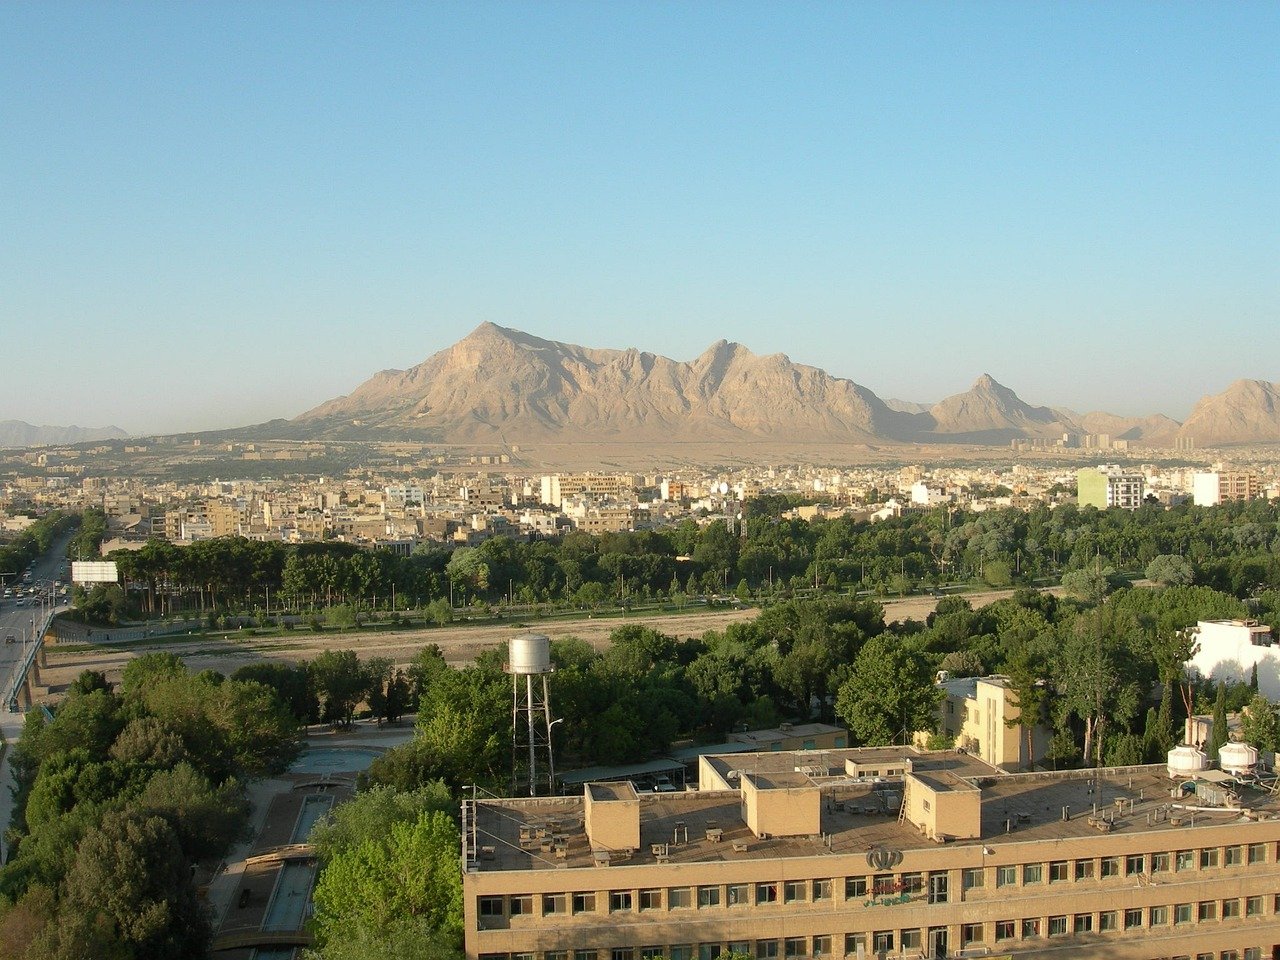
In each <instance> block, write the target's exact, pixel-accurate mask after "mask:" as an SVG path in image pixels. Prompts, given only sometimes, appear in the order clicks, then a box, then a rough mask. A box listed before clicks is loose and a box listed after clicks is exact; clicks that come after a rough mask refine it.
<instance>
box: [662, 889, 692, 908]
mask: <svg viewBox="0 0 1280 960" xmlns="http://www.w3.org/2000/svg"><path fill="white" fill-rule="evenodd" d="M692 906H693V888H692V887H671V888H669V889H668V890H667V909H668V910H688V909H689V908H691V907H692Z"/></svg>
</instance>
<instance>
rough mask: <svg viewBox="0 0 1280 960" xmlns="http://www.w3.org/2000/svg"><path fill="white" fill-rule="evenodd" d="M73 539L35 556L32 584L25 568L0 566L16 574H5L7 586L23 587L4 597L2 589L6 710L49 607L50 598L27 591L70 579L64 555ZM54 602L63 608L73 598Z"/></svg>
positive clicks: (0, 641) (0, 677) (0, 640)
mask: <svg viewBox="0 0 1280 960" xmlns="http://www.w3.org/2000/svg"><path fill="white" fill-rule="evenodd" d="M70 540H71V535H70V534H68V535H67V536H64V537H60V538H59V539H58V540H57V541H56V542H55V543H54V544H53V546H52V547H50V548H49V550H48V552H46V553H45V554H44V555H42V556H41V557H40V558H39V559H37V560H36V562H35V564H34V565H33V567H32V570H31V583H30V584H29V585H28V584H23V583H22V575H23V574H24V573H25V572H26V571H24V570H0V573H6V574H7V573H13V574H16V575H17V576H16V577H5V578H4V581H5V582H4V585H5V587H7V588H9V589H11V590H12V591H13V592H14V593H15V594H16V593H17V591H18V588H21V589H22V591H23V595H22V596H21V597H18V596H10V597H3V591H0V697H3V698H4V701H3V702H0V710H7V709H8V707H9V703H8V696H9V691H10V685H11V684H12V683H13V670H14V667H15V666H17V665H18V664H19V663H20V662H21V661H22V657H23V646H24V642H29V641H30V640H31V639H32V637H33V630H38V629H39V626H40V623H41V621H42V620H43V617H44V615H45V614H46V613H47V612H48V611H49V604H48V602H47V601H46V602H45V604H44V605H41V603H40V601H39V600H38V599H37V598H36V597H35V596H33V595H29V594H27V593H26V588H27V586H33V587H36V589H37V590H41V589H44V590H45V591H46V592H49V591H52V589H53V586H52V585H53V583H54V581H56V580H61V581H62V582H63V583H64V584H66V583H68V578H69V577H70V574H71V567H70V564H69V563H66V561H64V559H63V558H64V556H65V554H66V549H67V543H68V542H70ZM64 564H65V566H64ZM55 603H56V604H57V609H58V610H64V609H66V608H67V606H69V604H70V601H69V599H63V598H61V597H59V598H57V599H56V601H55ZM10 637H13V638H14V640H13V642H12V643H10V642H9V638H10Z"/></svg>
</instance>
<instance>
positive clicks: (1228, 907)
mask: <svg viewBox="0 0 1280 960" xmlns="http://www.w3.org/2000/svg"><path fill="white" fill-rule="evenodd" d="M1239 916H1240V901H1239V900H1223V901H1222V919H1223V920H1235V919H1236V918H1237V917H1239Z"/></svg>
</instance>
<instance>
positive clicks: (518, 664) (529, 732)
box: [507, 633, 555, 797]
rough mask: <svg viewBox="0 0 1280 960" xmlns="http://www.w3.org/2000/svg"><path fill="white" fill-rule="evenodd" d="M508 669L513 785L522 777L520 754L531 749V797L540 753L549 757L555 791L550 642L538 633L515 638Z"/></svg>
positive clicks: (535, 787) (535, 789)
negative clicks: (550, 690)
mask: <svg viewBox="0 0 1280 960" xmlns="http://www.w3.org/2000/svg"><path fill="white" fill-rule="evenodd" d="M507 660H508V662H507V670H508V671H509V672H510V674H511V786H512V792H513V793H514V792H515V787H516V784H517V783H518V781H519V776H520V757H521V755H522V754H523V753H524V751H525V750H526V749H527V750H528V752H529V796H531V797H536V796H537V795H538V756H539V754H541V755H542V756H544V757H545V758H546V777H547V785H548V787H547V792H548V793H553V792H554V791H555V767H554V765H553V762H552V756H551V726H552V723H553V721H552V719H551V697H550V695H549V694H548V692H547V675H548V674H549V673H551V672H552V670H554V669H555V668H554V667H552V666H551V641H550V640H549V639H548V638H547V637H544V636H542V635H541V634H538V633H525V634H521V635H520V636H518V637H512V638H511V642H510V644H509V645H508V657H507Z"/></svg>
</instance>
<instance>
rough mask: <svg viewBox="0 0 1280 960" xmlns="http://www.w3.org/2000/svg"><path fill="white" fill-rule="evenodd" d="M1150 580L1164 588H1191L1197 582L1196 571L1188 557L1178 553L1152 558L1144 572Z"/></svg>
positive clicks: (1163, 554)
mask: <svg viewBox="0 0 1280 960" xmlns="http://www.w3.org/2000/svg"><path fill="white" fill-rule="evenodd" d="M1144 572H1145V573H1146V575H1147V579H1148V580H1154V581H1155V582H1156V583H1159V584H1163V585H1164V586H1179V587H1185V586H1190V585H1191V584H1192V583H1193V582H1194V581H1195V571H1193V570H1192V569H1191V564H1190V563H1189V562H1188V561H1187V558H1186V557H1183V556H1180V555H1178V554H1176V553H1162V554H1160V555H1159V556H1156V557H1152V558H1151V562H1150V563H1148V564H1147V569H1146V570H1145V571H1144Z"/></svg>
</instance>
